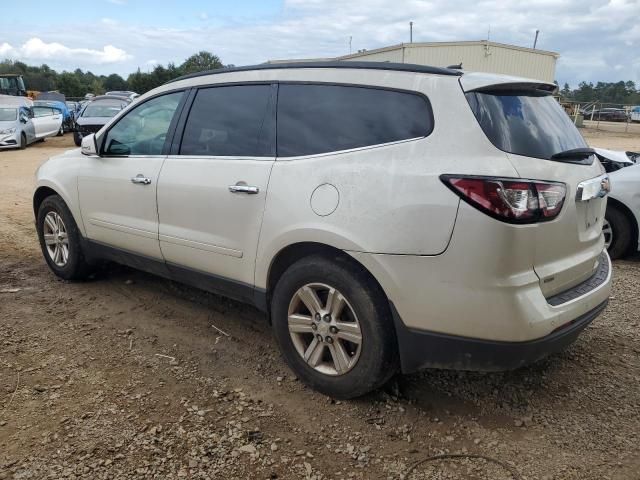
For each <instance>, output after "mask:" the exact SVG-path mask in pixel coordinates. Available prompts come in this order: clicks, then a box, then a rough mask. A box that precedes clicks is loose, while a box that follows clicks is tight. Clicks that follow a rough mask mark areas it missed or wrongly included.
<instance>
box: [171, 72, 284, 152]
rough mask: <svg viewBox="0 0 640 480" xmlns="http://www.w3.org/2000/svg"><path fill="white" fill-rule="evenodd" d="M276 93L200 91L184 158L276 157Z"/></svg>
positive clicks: (257, 88)
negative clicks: (273, 94) (205, 156)
mask: <svg viewBox="0 0 640 480" xmlns="http://www.w3.org/2000/svg"><path fill="white" fill-rule="evenodd" d="M272 91H273V89H272V87H271V86H270V85H237V86H228V87H213V88H206V89H201V90H199V91H198V94H197V95H196V98H195V100H194V102H193V106H192V107H191V111H190V113H189V118H188V119H187V123H186V125H185V130H184V135H183V137H182V145H181V147H180V154H182V155H211V156H240V157H260V156H273V155H274V154H275V152H274V150H275V149H274V143H275V142H274V136H275V121H274V112H273V108H272V107H271V105H272V101H271V98H272Z"/></svg>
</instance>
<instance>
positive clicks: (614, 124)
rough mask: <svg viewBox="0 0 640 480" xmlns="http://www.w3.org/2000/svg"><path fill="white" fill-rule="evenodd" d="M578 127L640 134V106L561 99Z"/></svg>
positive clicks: (561, 102)
mask: <svg viewBox="0 0 640 480" xmlns="http://www.w3.org/2000/svg"><path fill="white" fill-rule="evenodd" d="M560 104H561V105H562V107H563V108H564V110H565V111H566V112H567V115H569V117H571V119H572V120H573V123H575V124H576V126H577V127H587V128H593V129H596V130H603V131H608V132H620V133H631V134H636V135H640V106H632V105H622V104H618V103H606V102H573V101H566V100H562V101H560Z"/></svg>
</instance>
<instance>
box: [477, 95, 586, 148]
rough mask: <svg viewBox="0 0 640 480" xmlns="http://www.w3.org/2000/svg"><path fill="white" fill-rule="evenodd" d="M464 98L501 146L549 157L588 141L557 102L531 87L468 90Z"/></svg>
mask: <svg viewBox="0 0 640 480" xmlns="http://www.w3.org/2000/svg"><path fill="white" fill-rule="evenodd" d="M466 97H467V101H468V102H469V105H470V106H471V110H473V113H474V115H475V116H476V118H477V119H478V123H480V126H481V127H482V130H483V131H484V133H485V135H487V137H489V140H491V143H493V144H494V145H495V146H496V147H498V148H499V149H500V150H503V151H505V152H508V153H514V154H516V155H524V156H527V157H536V158H543V159H550V158H551V156H552V155H554V154H556V153H559V152H564V151H566V150H570V149H574V148H586V147H587V143H586V142H585V141H584V139H583V138H582V135H580V132H578V129H577V128H576V127H575V125H574V124H573V122H572V121H571V119H570V118H569V116H568V115H567V114H566V113H565V112H564V110H563V109H562V107H560V104H558V102H557V101H556V100H555V99H554V98H553V97H552V96H551V95H548V94H543V93H538V92H533V91H491V92H470V93H467V94H466Z"/></svg>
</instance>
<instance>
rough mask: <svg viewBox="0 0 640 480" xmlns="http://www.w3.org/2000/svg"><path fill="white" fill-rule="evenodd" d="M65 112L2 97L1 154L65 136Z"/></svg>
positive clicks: (23, 100)
mask: <svg viewBox="0 0 640 480" xmlns="http://www.w3.org/2000/svg"><path fill="white" fill-rule="evenodd" d="M62 133H63V128H62V112H60V111H59V110H57V109H54V108H51V107H41V106H35V107H34V106H33V102H32V101H31V100H30V99H28V98H25V97H12V96H9V95H0V150H3V149H9V148H25V147H26V146H27V145H29V144H31V143H33V142H35V141H37V140H43V139H45V138H47V137H52V136H54V135H61V134H62Z"/></svg>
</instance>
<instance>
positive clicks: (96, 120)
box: [73, 95, 131, 147]
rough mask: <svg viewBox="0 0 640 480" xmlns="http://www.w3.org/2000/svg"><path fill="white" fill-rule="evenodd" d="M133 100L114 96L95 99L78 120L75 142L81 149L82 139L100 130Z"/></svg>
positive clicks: (88, 104)
mask: <svg viewBox="0 0 640 480" xmlns="http://www.w3.org/2000/svg"><path fill="white" fill-rule="evenodd" d="M130 103H131V100H129V99H128V98H123V97H116V96H113V95H109V96H106V95H102V96H99V97H95V98H94V99H93V100H91V101H90V102H89V103H87V104H86V105H85V106H84V108H83V109H82V111H81V112H80V113H79V115H78V117H77V118H76V129H75V132H74V134H73V140H74V142H75V143H76V145H77V146H78V147H79V146H80V145H81V144H82V137H84V136H85V135H89V134H91V133H96V132H97V131H98V130H100V129H101V128H102V127H103V126H104V125H105V124H106V123H107V122H108V121H109V120H110V119H111V118H113V117H114V116H115V115H116V114H117V113H118V112H119V111H120V110H122V109H123V108H124V107H126V106H127V105H129V104H130Z"/></svg>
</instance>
